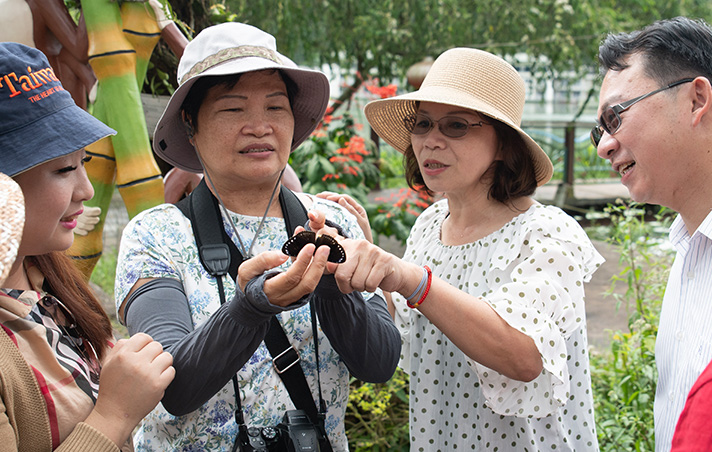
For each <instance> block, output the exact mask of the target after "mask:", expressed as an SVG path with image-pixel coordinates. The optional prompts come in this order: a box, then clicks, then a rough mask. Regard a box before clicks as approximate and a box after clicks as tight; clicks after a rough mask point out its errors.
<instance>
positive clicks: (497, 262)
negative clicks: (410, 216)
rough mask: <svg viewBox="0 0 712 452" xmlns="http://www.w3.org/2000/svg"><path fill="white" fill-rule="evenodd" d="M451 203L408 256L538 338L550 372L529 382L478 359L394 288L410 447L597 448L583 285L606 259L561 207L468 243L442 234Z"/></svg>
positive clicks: (416, 237)
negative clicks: (450, 242)
mask: <svg viewBox="0 0 712 452" xmlns="http://www.w3.org/2000/svg"><path fill="white" fill-rule="evenodd" d="M447 212H448V207H447V200H441V201H438V202H437V203H435V204H433V205H432V206H431V207H430V208H429V209H427V210H426V211H425V212H423V214H421V215H420V217H419V218H418V221H417V222H416V225H415V227H414V228H413V230H412V231H411V235H410V237H409V239H408V246H407V249H406V252H405V256H404V258H405V259H406V260H409V261H411V262H415V263H417V264H419V265H425V264H427V265H429V266H430V267H431V268H432V269H433V275H434V276H438V277H439V278H441V279H443V280H445V281H447V282H449V283H450V284H452V285H453V286H455V287H458V288H460V289H461V290H463V291H465V292H467V293H469V294H471V295H475V296H479V297H482V298H484V299H485V301H486V302H487V303H489V304H490V306H492V308H493V309H494V310H495V311H496V312H497V313H498V314H499V315H500V316H501V317H502V318H503V319H505V320H506V321H507V322H508V323H509V324H510V325H511V326H512V327H514V328H517V329H519V330H520V331H522V332H523V333H524V334H526V335H528V336H529V337H531V338H532V339H533V340H534V342H535V343H536V346H537V347H538V349H539V352H540V353H541V356H542V361H543V364H544V370H543V371H542V373H541V374H540V375H539V377H538V378H536V379H535V380H533V381H531V382H526V383H525V382H521V381H515V380H511V379H509V378H506V377H505V376H503V375H501V374H499V373H498V372H496V371H493V370H491V369H488V368H487V367H485V366H482V365H480V364H478V363H476V362H474V361H472V360H471V359H469V358H468V357H467V356H465V355H464V354H463V353H462V352H461V351H460V350H459V349H458V348H457V347H456V346H455V345H453V344H452V343H451V342H450V341H449V339H448V338H447V337H446V336H445V335H443V334H442V333H441V332H440V330H438V329H437V328H436V327H435V326H434V325H433V324H431V323H430V322H429V321H428V319H427V318H425V317H424V316H423V315H421V314H420V313H419V311H417V310H411V309H409V308H407V307H406V305H405V300H404V299H403V298H402V297H400V296H399V295H396V296H395V297H394V301H395V303H396V311H397V318H396V324H397V325H398V327H399V329H400V331H401V334H402V336H403V339H404V346H403V351H402V356H401V366H402V367H403V368H404V369H406V370H407V371H408V372H409V375H410V384H411V388H410V413H411V419H410V433H411V446H412V447H411V450H422V451H434V450H443V451H445V450H491V451H495V450H500V451H505V450H522V451H524V450H529V451H540V450H557V451H567V450H578V451H581V450H586V451H592V450H597V449H598V443H597V440H596V432H595V424H594V418H593V399H592V393H591V379H590V373H589V360H588V351H587V346H588V341H587V336H586V313H585V309H584V284H583V283H584V282H586V281H588V280H590V277H591V275H592V274H593V272H594V271H595V270H596V268H598V266H600V264H601V263H602V262H603V258H602V257H601V256H600V255H599V254H598V253H597V252H596V250H595V249H594V247H593V245H592V244H591V242H590V240H589V239H588V237H587V236H586V234H585V232H584V231H583V229H581V227H580V226H579V225H578V223H577V222H576V221H575V220H574V219H572V218H571V217H569V216H568V215H566V214H565V213H564V212H563V211H561V210H560V209H558V208H556V207H552V206H543V205H540V204H535V205H533V206H532V207H531V208H529V209H528V210H527V211H526V212H523V213H522V214H520V215H519V216H517V217H515V218H514V219H513V220H512V221H510V222H509V223H507V224H506V225H504V226H503V227H502V228H501V229H500V230H499V231H496V232H494V233H492V234H490V235H489V236H488V237H485V238H484V239H481V240H479V241H476V242H474V243H470V244H466V245H458V246H446V245H444V244H443V243H442V242H441V241H440V230H441V227H442V222H443V220H444V219H445V217H446V215H447Z"/></svg>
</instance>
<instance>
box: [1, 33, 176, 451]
mask: <svg viewBox="0 0 712 452" xmlns="http://www.w3.org/2000/svg"><path fill="white" fill-rule="evenodd" d="M114 133H115V132H114V131H113V130H112V129H110V128H109V127H107V126H105V125H104V124H102V123H101V122H100V121H98V120H96V119H95V118H94V117H92V116H91V115H89V114H88V113H86V112H85V111H84V110H82V109H81V108H79V107H77V106H76V105H75V103H74V101H73V100H72V98H71V96H70V94H69V93H68V92H67V91H65V90H64V88H63V87H62V84H61V83H60V82H59V80H58V79H57V77H56V76H55V74H54V72H53V70H52V68H51V67H50V65H49V63H48V61H47V58H46V57H45V55H44V54H42V53H41V52H40V51H38V50H36V49H33V48H30V47H27V46H24V45H22V44H17V43H0V172H1V173H3V174H2V175H0V197H2V198H4V202H3V206H2V208H3V219H2V227H0V239H2V246H0V250H2V253H3V259H2V260H1V261H2V266H3V268H0V274H2V275H3V276H5V275H6V278H4V281H3V282H2V284H0V285H1V286H2V287H3V289H0V326H1V328H0V357H1V358H0V361H2V363H1V364H0V381H2V385H0V398H1V400H0V403H1V404H2V407H0V444H2V449H3V450H8V451H12V450H40V451H42V450H47V451H49V450H54V449H56V450H72V451H75V450H76V451H118V450H119V449H120V448H121V449H123V450H127V449H131V438H130V435H131V432H132V430H133V429H134V428H135V426H136V424H138V422H139V421H140V420H141V419H142V418H143V416H145V414H146V413H148V412H149V411H150V410H151V409H152V408H153V407H154V406H155V405H156V404H157V403H158V401H159V400H160V398H161V396H162V394H163V391H164V389H165V387H166V385H167V384H168V383H169V382H170V381H171V380H172V378H173V375H174V369H173V368H172V367H171V362H172V358H171V356H170V354H168V353H166V352H164V351H163V349H162V347H161V345H160V344H159V343H157V342H155V341H153V340H152V339H151V338H150V337H149V336H148V335H140V336H136V337H133V338H131V339H128V340H126V339H124V340H120V341H118V342H115V341H114V339H113V336H112V327H111V323H110V321H109V319H108V317H107V315H106V313H105V312H104V311H103V309H102V307H101V305H100V304H99V302H98V300H97V299H96V298H95V296H94V295H93V294H92V292H91V289H90V288H89V287H88V285H87V284H86V282H85V281H84V279H83V277H82V276H81V274H80V273H79V272H78V271H77V270H76V269H75V268H74V266H73V264H72V262H71V261H70V260H69V259H68V258H67V257H66V256H65V255H64V254H63V251H65V250H66V249H67V248H69V246H70V245H71V244H72V241H73V237H74V236H73V230H74V229H75V228H76V225H77V217H78V216H79V215H80V214H81V212H82V203H83V202H84V201H86V200H88V199H90V198H91V197H92V195H93V194H94V191H93V188H92V186H91V184H90V183H89V179H88V178H87V175H86V172H85V171H84V162H85V161H86V160H87V156H86V152H85V151H84V147H85V146H87V145H89V144H91V143H93V142H95V141H97V140H100V139H103V138H105V137H108V136H109V135H113V134H114ZM8 176H9V177H8ZM23 199H24V229H23V226H22V222H21V220H18V217H19V216H21V215H22V213H23V212H22V209H21V207H22V205H23V204H22V202H23ZM13 231H14V233H15V234H14V235H13ZM18 231H19V232H20V233H21V236H22V237H21V240H18V239H19V235H20V233H18ZM15 255H16V258H15V259H14V261H12V259H6V258H7V257H8V256H13V257H14V256H15ZM11 261H12V262H11Z"/></svg>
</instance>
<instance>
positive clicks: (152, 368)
mask: <svg viewBox="0 0 712 452" xmlns="http://www.w3.org/2000/svg"><path fill="white" fill-rule="evenodd" d="M172 364H173V357H172V356H171V355H170V353H168V352H164V351H163V347H162V346H161V344H160V343H158V342H156V341H154V340H153V339H152V338H151V337H150V336H149V335H147V334H144V333H138V334H136V335H134V336H132V337H131V338H129V339H121V340H119V341H118V342H117V343H116V345H114V348H113V349H112V350H111V351H110V352H109V354H108V356H107V357H106V360H105V362H104V364H103V366H102V369H101V375H100V378H99V396H98V397H97V400H96V405H95V406H94V410H93V411H92V413H91V414H90V416H89V417H88V418H87V423H89V424H90V425H93V426H94V427H95V428H97V429H98V430H99V431H102V432H103V433H104V434H106V435H107V436H108V437H109V438H110V439H112V440H113V441H114V442H116V443H117V444H119V445H120V444H123V442H124V441H126V439H127V438H128V435H130V434H131V431H132V429H133V428H134V427H135V426H136V425H137V424H138V423H139V422H140V421H141V419H143V418H144V417H145V416H146V415H147V414H148V413H149V412H150V411H151V410H152V409H153V408H155V407H156V405H157V404H158V402H160V401H161V399H162V398H163V393H164V391H165V389H166V387H167V386H168V385H169V384H170V382H171V381H173V377H175V369H174V368H173V366H172Z"/></svg>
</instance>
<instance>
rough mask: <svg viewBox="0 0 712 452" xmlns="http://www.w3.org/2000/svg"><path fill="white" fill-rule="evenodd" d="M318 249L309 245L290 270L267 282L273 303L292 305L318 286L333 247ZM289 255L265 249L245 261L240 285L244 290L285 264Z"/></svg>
mask: <svg viewBox="0 0 712 452" xmlns="http://www.w3.org/2000/svg"><path fill="white" fill-rule="evenodd" d="M314 248H315V247H314V245H313V244H308V245H306V246H305V247H304V248H302V250H301V251H300V252H299V254H298V255H297V257H296V258H295V259H294V261H293V262H292V265H291V266H290V267H289V268H288V269H287V270H286V271H283V272H280V273H278V274H277V275H275V276H273V277H271V278H268V279H267V280H266V281H265V285H264V293H265V295H266V296H267V299H269V301H270V303H272V304H274V305H277V306H282V307H284V306H288V305H290V304H292V303H294V302H295V301H297V300H299V299H300V298H302V297H303V296H304V295H307V294H309V293H311V292H313V291H314V289H316V286H317V285H318V284H319V281H320V280H321V277H322V276H323V274H324V271H325V268H326V262H327V258H328V257H329V248H328V247H326V246H321V247H319V249H318V250H316V252H314ZM288 258H289V256H286V255H284V254H282V253H281V252H278V251H265V252H263V253H260V254H258V255H257V256H255V257H253V258H252V259H249V260H247V261H245V262H243V263H242V265H240V268H239V269H238V272H237V283H238V285H239V286H240V288H241V289H242V290H243V291H244V290H245V286H246V285H247V283H248V282H249V281H250V280H251V279H253V278H255V277H257V276H259V275H261V274H262V273H264V272H266V271H268V270H271V269H273V268H275V267H278V266H279V265H282V264H283V263H284V262H285V261H286V260H287V259H288Z"/></svg>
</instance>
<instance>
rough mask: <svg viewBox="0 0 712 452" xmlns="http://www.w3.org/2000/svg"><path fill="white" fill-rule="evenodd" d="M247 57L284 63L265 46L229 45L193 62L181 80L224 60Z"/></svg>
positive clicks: (187, 78) (275, 53)
mask: <svg viewBox="0 0 712 452" xmlns="http://www.w3.org/2000/svg"><path fill="white" fill-rule="evenodd" d="M249 57H256V58H264V59H267V60H270V61H273V62H275V63H277V64H284V63H283V62H282V59H281V58H280V57H279V54H278V53H277V52H275V51H274V50H272V49H268V48H266V47H257V46H239V47H230V48H228V49H222V50H220V51H219V52H217V53H215V54H213V55H210V56H209V57H207V58H205V59H204V60H202V61H199V62H197V63H195V64H194V65H193V67H192V68H190V71H188V73H187V74H185V76H184V77H183V80H184V81H185V80H189V79H190V78H191V77H193V76H195V75H198V74H201V73H203V72H205V71H207V70H208V69H210V68H212V67H215V66H217V65H218V64H222V63H224V62H226V61H229V60H235V59H238V58H249Z"/></svg>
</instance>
